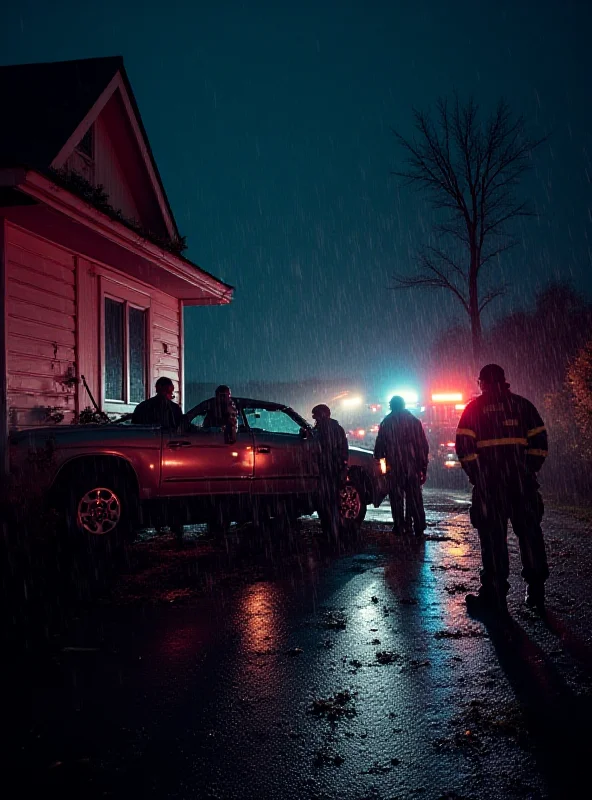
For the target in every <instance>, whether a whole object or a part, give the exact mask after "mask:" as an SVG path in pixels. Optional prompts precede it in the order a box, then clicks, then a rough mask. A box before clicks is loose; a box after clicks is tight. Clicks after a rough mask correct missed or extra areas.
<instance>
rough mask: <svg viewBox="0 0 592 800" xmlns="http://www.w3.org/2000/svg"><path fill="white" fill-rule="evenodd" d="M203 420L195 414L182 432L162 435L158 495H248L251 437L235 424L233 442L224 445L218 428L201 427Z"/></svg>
mask: <svg viewBox="0 0 592 800" xmlns="http://www.w3.org/2000/svg"><path fill="white" fill-rule="evenodd" d="M204 418H205V413H203V414H199V415H196V416H195V417H194V418H193V419H191V420H190V425H189V426H188V428H187V432H185V433H178V434H177V433H169V432H165V433H163V443H162V467H161V495H162V496H165V497H175V496H183V495H205V494H248V493H250V491H251V482H252V479H253V472H254V453H253V434H252V433H251V431H249V430H248V429H247V428H246V427H245V425H244V424H239V427H238V432H237V437H236V442H234V443H233V444H226V442H225V441H224V433H223V431H222V430H221V429H220V428H203V427H202V425H203V421H204ZM239 421H242V420H239Z"/></svg>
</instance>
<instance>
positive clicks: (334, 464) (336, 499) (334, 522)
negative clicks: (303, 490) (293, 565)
mask: <svg viewBox="0 0 592 800" xmlns="http://www.w3.org/2000/svg"><path fill="white" fill-rule="evenodd" d="M312 418H313V419H314V421H315V427H314V432H315V439H316V442H317V445H318V458H319V478H320V487H319V501H320V503H319V505H320V508H319V517H320V520H321V525H322V527H323V530H324V531H325V532H326V533H330V534H331V535H333V536H335V537H338V536H339V524H340V519H341V506H340V492H341V487H342V486H343V485H344V484H345V481H346V478H347V462H348V459H349V448H348V444H347V436H346V435H345V431H344V430H343V428H342V427H341V425H340V424H339V423H338V422H337V420H336V419H331V409H330V408H329V406H326V405H324V404H320V405H318V406H315V407H314V408H313V410H312Z"/></svg>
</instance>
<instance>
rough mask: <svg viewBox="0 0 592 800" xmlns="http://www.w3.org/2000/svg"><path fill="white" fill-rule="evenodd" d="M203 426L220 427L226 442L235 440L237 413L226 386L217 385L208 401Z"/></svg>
mask: <svg viewBox="0 0 592 800" xmlns="http://www.w3.org/2000/svg"><path fill="white" fill-rule="evenodd" d="M203 427H204V428H222V430H223V431H224V441H225V442H226V444H233V443H234V442H236V434H237V430H238V413H237V410H236V406H235V404H234V401H233V399H232V394H231V391H230V388H229V387H228V386H225V385H221V386H218V388H217V389H216V393H215V396H214V398H213V399H212V400H209V401H208V410H207V412H206V416H205V419H204V421H203Z"/></svg>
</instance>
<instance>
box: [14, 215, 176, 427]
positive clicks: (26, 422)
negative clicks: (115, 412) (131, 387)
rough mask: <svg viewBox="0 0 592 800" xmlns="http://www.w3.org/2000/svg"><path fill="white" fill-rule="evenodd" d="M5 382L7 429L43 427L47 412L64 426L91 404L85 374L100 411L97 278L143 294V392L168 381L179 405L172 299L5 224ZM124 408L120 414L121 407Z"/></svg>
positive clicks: (174, 303)
mask: <svg viewBox="0 0 592 800" xmlns="http://www.w3.org/2000/svg"><path fill="white" fill-rule="evenodd" d="M5 253H6V258H5V269H6V276H5V280H6V312H7V313H6V382H7V408H8V419H9V426H10V427H12V428H15V427H18V428H21V427H28V426H32V425H42V424H46V423H47V418H48V414H49V413H50V410H51V411H57V412H59V413H60V414H63V415H64V417H63V422H64V423H66V424H67V423H69V422H71V421H72V419H73V416H74V414H75V413H76V412H78V411H79V410H80V409H82V408H85V407H86V406H90V405H91V401H90V398H89V396H88V394H87V392H86V390H85V389H84V387H83V386H82V384H81V383H79V384H78V385H76V383H75V382H72V383H68V382H67V381H68V378H70V377H74V376H76V377H80V375H84V376H85V378H86V380H87V383H88V385H89V388H90V390H91V392H92V394H93V396H94V397H95V399H96V400H97V402H98V403H99V404H100V405H101V407H103V398H102V380H101V361H102V341H101V328H100V318H101V316H100V315H101V298H102V295H101V280H103V281H109V282H111V281H112V282H114V283H113V285H118V286H121V287H123V289H124V290H125V289H129V290H130V291H133V292H138V293H141V294H143V295H144V296H147V297H149V302H150V315H149V320H150V328H149V336H148V342H147V345H148V353H147V355H148V370H149V372H148V376H149V387H148V389H149V393H152V391H153V387H154V383H155V381H156V380H157V379H158V378H160V377H162V376H167V377H170V378H171V379H172V380H173V382H174V384H175V394H176V395H177V398H178V399H179V402H182V385H181V352H182V348H181V324H180V309H179V303H178V301H177V300H176V299H175V298H173V297H170V296H169V295H167V294H165V293H164V292H160V291H158V290H155V289H152V288H151V287H148V286H145V285H143V284H141V283H139V282H136V281H133V280H131V279H129V278H128V277H127V276H125V275H122V274H121V273H119V272H118V271H117V270H113V269H111V268H110V267H108V266H106V265H103V264H96V263H94V262H91V261H89V260H88V259H86V258H84V257H82V256H77V255H76V254H74V253H70V252H68V251H67V250H64V249H62V248H59V247H57V246H56V245H54V244H52V243H50V242H48V241H46V240H44V239H41V238H39V237H36V236H35V235H33V234H32V233H30V232H28V231H25V230H23V229H20V228H17V227H14V226H12V225H7V226H6V244H5ZM122 410H125V409H122Z"/></svg>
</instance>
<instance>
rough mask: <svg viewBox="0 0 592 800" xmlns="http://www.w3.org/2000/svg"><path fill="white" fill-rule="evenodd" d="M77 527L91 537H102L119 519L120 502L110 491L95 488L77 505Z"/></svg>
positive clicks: (109, 531)
mask: <svg viewBox="0 0 592 800" xmlns="http://www.w3.org/2000/svg"><path fill="white" fill-rule="evenodd" d="M77 517H78V526H79V527H80V528H82V530H85V531H86V532H87V533H91V534H92V535H93V536H104V535H105V534H107V533H111V531H112V530H113V529H114V528H115V527H116V525H117V523H118V522H119V520H120V519H121V501H120V500H119V497H117V495H116V494H115V492H114V491H112V490H111V489H106V488H104V487H97V488H96V489H91V490H90V491H88V492H86V494H85V495H84V496H83V497H82V498H81V500H80V502H79V503H78V514H77Z"/></svg>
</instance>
